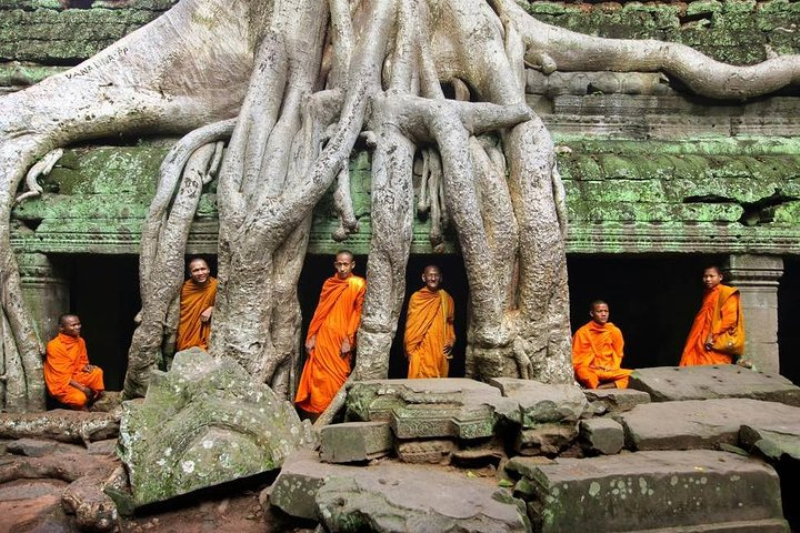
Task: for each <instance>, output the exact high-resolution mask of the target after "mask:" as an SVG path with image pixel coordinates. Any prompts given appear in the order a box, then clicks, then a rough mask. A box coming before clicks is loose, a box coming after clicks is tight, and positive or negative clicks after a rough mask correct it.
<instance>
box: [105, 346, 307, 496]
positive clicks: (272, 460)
mask: <svg viewBox="0 0 800 533" xmlns="http://www.w3.org/2000/svg"><path fill="white" fill-rule="evenodd" d="M243 383H246V384H247V386H242V384H243ZM123 406H124V409H125V412H124V414H123V417H122V423H121V427H120V457H121V459H122V461H123V462H124V463H125V465H126V467H127V469H128V473H129V476H130V484H131V492H132V494H133V500H134V504H135V505H136V506H137V507H140V506H142V505H146V504H149V503H153V502H158V501H164V500H168V499H170V498H173V497H175V496H178V495H181V494H186V493H189V492H192V491H195V490H198V489H202V488H206V487H211V486H214V485H219V484H221V483H225V482H228V481H233V480H235V479H239V478H243V477H247V476H252V475H255V474H260V473H262V472H268V471H271V470H275V469H277V468H279V467H280V466H281V464H282V463H283V460H284V459H285V458H286V457H287V456H288V455H289V454H290V453H292V452H293V451H295V450H297V449H299V448H302V447H303V446H306V445H307V444H308V443H309V442H310V441H311V440H312V438H313V437H312V436H311V435H310V426H309V425H308V424H303V423H301V422H300V419H299V418H298V416H297V413H296V412H295V410H294V407H293V406H292V405H291V404H289V403H288V402H286V401H283V400H281V399H280V398H278V396H277V395H276V394H275V393H274V392H273V391H272V390H271V389H270V388H269V387H267V386H266V385H259V384H255V383H253V382H252V379H251V376H250V375H249V374H248V373H247V371H246V370H245V369H244V368H242V367H241V366H239V365H238V364H236V363H235V362H234V361H233V360H231V359H228V358H224V359H222V360H217V359H214V358H212V357H211V356H209V355H208V354H207V353H206V352H204V351H202V350H200V349H196V348H195V349H190V350H186V351H184V352H179V353H178V354H177V355H176V356H175V359H174V361H173V364H172V369H171V370H170V372H168V373H163V372H158V373H154V374H153V377H152V378H151V382H150V386H149V388H148V391H147V396H146V397H145V399H144V401H143V402H142V403H140V404H135V403H133V402H126V403H125V404H123Z"/></svg>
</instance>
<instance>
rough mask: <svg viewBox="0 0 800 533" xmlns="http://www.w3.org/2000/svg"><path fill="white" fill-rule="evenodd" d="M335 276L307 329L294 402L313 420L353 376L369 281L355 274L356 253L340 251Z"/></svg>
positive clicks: (321, 296)
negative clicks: (362, 309)
mask: <svg viewBox="0 0 800 533" xmlns="http://www.w3.org/2000/svg"><path fill="white" fill-rule="evenodd" d="M333 266H334V268H335V269H336V275H334V276H332V277H330V278H328V279H327V280H326V281H325V283H324V284H323V285H322V294H320V296H319V303H318V304H317V309H316V311H314V317H313V318H312V319H311V324H310V325H309V326H308V335H307V336H306V345H305V348H306V354H307V355H308V359H306V363H305V366H304V367H303V373H302V375H301V376H300V383H299V385H298V388H297V396H296V397H295V400H294V401H295V403H296V404H297V406H298V407H299V408H300V409H302V410H303V411H304V412H305V414H306V415H307V416H308V417H309V418H310V419H312V420H316V418H317V417H318V416H319V415H320V414H322V413H323V412H324V411H325V409H327V408H328V406H329V405H330V404H331V402H332V401H333V398H334V397H335V396H336V393H338V392H339V389H341V388H342V385H344V383H345V381H347V377H348V376H349V375H350V370H351V364H352V360H353V351H354V350H355V346H356V331H357V330H358V325H359V323H360V322H361V306H362V305H363V303H364V293H365V292H366V290H367V282H366V281H365V280H364V278H361V277H359V276H355V275H353V268H354V267H355V266H356V262H355V260H354V259H353V254H352V253H351V252H349V251H347V250H341V251H340V252H339V253H337V254H336V260H335V261H334V263H333Z"/></svg>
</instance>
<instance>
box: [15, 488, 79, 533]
mask: <svg viewBox="0 0 800 533" xmlns="http://www.w3.org/2000/svg"><path fill="white" fill-rule="evenodd" d="M65 486H66V484H65V483H63V482H61V481H56V480H52V479H48V480H21V481H19V482H16V483H6V484H3V485H2V486H0V533H11V532H13V533H18V532H19V533H32V532H36V533H77V532H78V528H77V527H76V526H75V525H74V523H73V520H72V519H71V518H70V517H69V516H67V515H66V513H65V512H64V510H63V509H62V507H61V493H62V492H63V491H64V487H65Z"/></svg>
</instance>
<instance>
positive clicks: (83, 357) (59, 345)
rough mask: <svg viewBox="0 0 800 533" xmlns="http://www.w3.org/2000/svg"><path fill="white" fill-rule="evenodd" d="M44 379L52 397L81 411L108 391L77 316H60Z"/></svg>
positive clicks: (49, 345)
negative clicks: (88, 349) (89, 353)
mask: <svg viewBox="0 0 800 533" xmlns="http://www.w3.org/2000/svg"><path fill="white" fill-rule="evenodd" d="M44 380H45V383H47V390H48V391H50V395H51V396H52V397H53V398H55V399H56V400H58V401H59V402H61V403H63V404H64V405H66V406H68V407H69V408H71V409H78V410H82V411H87V410H88V406H89V403H90V402H92V401H94V400H96V399H97V398H99V397H100V395H101V393H102V392H103V391H104V390H105V386H104V385H103V371H102V370H101V369H100V368H99V367H97V366H94V365H90V364H89V357H88V355H87V353H86V342H85V341H84V340H83V339H82V338H81V320H80V318H78V316H77V315H71V314H65V315H61V316H60V317H59V319H58V336H57V337H56V338H55V339H53V340H51V341H50V342H48V343H47V358H46V359H45V362H44Z"/></svg>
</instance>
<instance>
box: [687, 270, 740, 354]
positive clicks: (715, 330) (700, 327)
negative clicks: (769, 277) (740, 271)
mask: <svg viewBox="0 0 800 533" xmlns="http://www.w3.org/2000/svg"><path fill="white" fill-rule="evenodd" d="M703 285H705V295H704V296H703V304H702V305H701V306H700V311H698V312H697V316H695V317H694V323H693V324H692V329H691V331H689V338H687V339H686V346H685V347H684V348H683V355H682V356H681V362H680V366H694V365H726V364H730V363H732V362H733V360H732V357H731V356H730V355H728V354H726V353H722V352H718V351H716V350H714V349H713V345H714V341H715V340H716V338H717V336H718V335H720V334H722V333H724V332H725V331H729V330H734V329H736V328H737V326H738V325H739V320H742V318H741V317H742V308H741V305H740V301H739V289H737V288H735V287H728V286H727V285H722V271H721V270H720V269H719V267H717V266H710V267H708V268H706V269H705V270H704V271H703ZM742 333H744V332H742Z"/></svg>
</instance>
